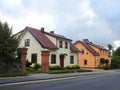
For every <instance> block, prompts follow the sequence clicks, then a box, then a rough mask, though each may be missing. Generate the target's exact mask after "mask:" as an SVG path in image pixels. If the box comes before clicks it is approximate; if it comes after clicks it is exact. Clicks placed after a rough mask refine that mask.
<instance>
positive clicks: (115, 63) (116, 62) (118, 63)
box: [111, 56, 120, 69]
mask: <svg viewBox="0 0 120 90" xmlns="http://www.w3.org/2000/svg"><path fill="white" fill-rule="evenodd" d="M111 68H112V69H117V68H119V69H120V56H113V58H112V61H111Z"/></svg>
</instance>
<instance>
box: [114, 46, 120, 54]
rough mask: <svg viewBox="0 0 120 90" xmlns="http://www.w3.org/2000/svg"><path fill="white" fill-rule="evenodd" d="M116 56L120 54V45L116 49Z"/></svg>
mask: <svg viewBox="0 0 120 90" xmlns="http://www.w3.org/2000/svg"><path fill="white" fill-rule="evenodd" d="M114 56H120V47H118V48H117V49H116V50H115V51H114Z"/></svg>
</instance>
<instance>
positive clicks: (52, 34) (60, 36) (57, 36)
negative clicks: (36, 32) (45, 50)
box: [44, 31, 72, 41]
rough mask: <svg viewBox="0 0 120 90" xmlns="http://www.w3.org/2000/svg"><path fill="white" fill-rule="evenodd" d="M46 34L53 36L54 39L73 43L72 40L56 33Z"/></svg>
mask: <svg viewBox="0 0 120 90" xmlns="http://www.w3.org/2000/svg"><path fill="white" fill-rule="evenodd" d="M44 33H45V34H48V35H50V36H53V37H55V38H61V39H65V40H69V41H72V40H71V39H69V38H66V37H65V36H63V35H58V34H55V33H48V32H45V31H44Z"/></svg>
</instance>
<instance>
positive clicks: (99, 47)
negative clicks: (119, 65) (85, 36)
mask: <svg viewBox="0 0 120 90" xmlns="http://www.w3.org/2000/svg"><path fill="white" fill-rule="evenodd" d="M86 43H87V44H89V45H92V46H94V47H96V48H98V49H100V50H106V51H108V50H107V49H105V48H103V47H102V46H100V45H96V44H94V43H90V42H86Z"/></svg>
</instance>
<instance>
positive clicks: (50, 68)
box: [49, 65, 61, 70]
mask: <svg viewBox="0 0 120 90" xmlns="http://www.w3.org/2000/svg"><path fill="white" fill-rule="evenodd" d="M49 70H61V68H60V66H58V65H51V66H49Z"/></svg>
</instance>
